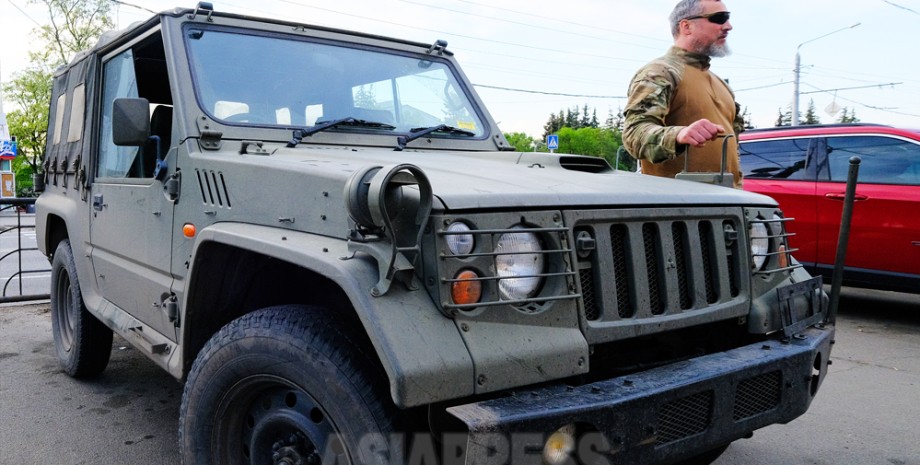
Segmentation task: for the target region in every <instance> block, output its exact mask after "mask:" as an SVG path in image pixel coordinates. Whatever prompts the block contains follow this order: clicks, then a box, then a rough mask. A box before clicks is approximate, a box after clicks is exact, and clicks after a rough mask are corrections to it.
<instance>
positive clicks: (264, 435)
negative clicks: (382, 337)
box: [179, 306, 395, 465]
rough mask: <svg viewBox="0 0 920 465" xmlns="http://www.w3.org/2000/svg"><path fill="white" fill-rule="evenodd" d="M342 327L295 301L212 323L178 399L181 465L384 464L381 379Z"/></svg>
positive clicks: (386, 416)
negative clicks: (220, 324) (212, 328)
mask: <svg viewBox="0 0 920 465" xmlns="http://www.w3.org/2000/svg"><path fill="white" fill-rule="evenodd" d="M348 333H349V331H347V330H346V329H345V327H344V326H342V325H339V324H336V322H335V321H332V320H331V318H329V317H328V316H326V314H325V312H323V311H322V309H317V308H313V307H303V306H283V307H271V308H267V309H263V310H260V311H257V312H254V313H251V314H248V315H245V316H243V317H241V318H239V319H237V320H234V321H232V322H231V323H229V324H228V325H227V326H225V327H224V328H222V329H221V330H220V331H219V332H218V333H217V334H215V335H214V336H213V337H212V338H211V340H210V341H208V343H207V344H206V345H205V347H204V348H203V349H202V350H201V352H200V353H199V355H198V357H197V358H196V360H195V363H194V365H193V366H192V370H191V372H190V373H189V377H188V381H187V382H186V385H185V390H184V392H183V395H182V407H181V416H180V418H181V420H180V426H179V443H180V445H181V447H182V459H183V463H185V464H187V465H192V464H195V465H205V464H214V465H217V464H221V465H237V464H257V463H259V464H262V463H265V464H280V463H291V464H294V463H303V464H312V463H341V464H356V465H357V464H378V463H381V464H382V463H389V455H390V449H391V448H392V447H394V446H393V444H391V443H390V440H391V439H392V438H394V437H395V436H394V435H392V434H391V433H392V432H393V424H392V420H391V419H392V418H393V412H392V409H394V407H392V403H391V402H390V401H389V398H388V397H389V396H388V395H387V390H386V387H387V386H388V383H387V382H386V379H385V377H383V375H382V372H381V370H382V369H381V368H380V367H379V365H377V364H375V363H373V360H372V359H371V358H369V357H368V356H367V355H365V354H364V353H362V352H361V351H360V350H359V349H358V347H360V344H358V343H357V341H355V340H352V339H351V338H350V337H349V336H348Z"/></svg>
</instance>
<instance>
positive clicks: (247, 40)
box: [185, 27, 485, 138]
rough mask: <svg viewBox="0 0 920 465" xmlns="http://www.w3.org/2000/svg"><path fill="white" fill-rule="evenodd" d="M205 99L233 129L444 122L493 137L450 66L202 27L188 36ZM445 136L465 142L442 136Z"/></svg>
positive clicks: (391, 128) (370, 128) (391, 127)
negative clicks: (348, 121)
mask: <svg viewBox="0 0 920 465" xmlns="http://www.w3.org/2000/svg"><path fill="white" fill-rule="evenodd" d="M185 36H186V43H187V44H188V50H189V56H190V60H191V66H192V73H193V80H194V85H195V90H196V92H197V94H198V100H199V102H200V104H201V105H202V106H203V107H204V109H205V111H207V112H208V113H209V114H210V115H211V116H212V117H213V118H216V119H219V120H222V121H224V122H227V123H230V124H249V125H257V126H278V127H284V128H310V127H314V126H318V125H321V124H323V123H327V122H329V121H334V120H337V119H341V118H354V119H355V120H358V121H360V122H367V123H380V124H349V125H336V126H335V127H334V128H331V130H345V131H366V132H376V133H388V134H389V133H394V132H410V131H411V130H413V129H417V128H427V127H432V126H438V125H441V124H444V125H447V126H450V127H454V128H459V129H463V130H466V131H469V132H472V133H473V134H474V135H475V137H481V136H484V135H485V128H484V127H483V124H482V121H481V119H480V118H479V117H478V116H477V114H476V111H475V110H474V105H473V104H472V103H471V102H470V100H469V98H468V96H467V95H466V93H465V92H464V91H463V89H462V88H461V87H460V86H459V84H458V81H457V79H456V78H455V76H454V74H453V72H452V70H451V68H450V67H449V66H448V64H447V62H446V61H439V60H438V59H437V58H436V57H425V58H424V59H419V58H418V57H413V56H405V55H398V54H394V53H392V52H389V53H388V52H383V51H380V50H378V49H368V48H360V49H359V48H350V47H345V46H341V45H329V44H325V43H317V42H309V41H306V40H303V39H300V38H286V37H279V36H277V35H276V36H261V35H255V34H252V33H245V34H244V33H240V32H228V31H223V30H215V29H210V28H208V29H204V28H200V27H194V28H188V29H187V30H186V34H185ZM437 134H438V137H464V138H469V137H470V136H469V135H462V134H460V135H458V134H455V133H452V132H438V133H437Z"/></svg>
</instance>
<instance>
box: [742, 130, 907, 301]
mask: <svg viewBox="0 0 920 465" xmlns="http://www.w3.org/2000/svg"><path fill="white" fill-rule="evenodd" d="M739 140H740V143H741V150H740V156H741V167H742V170H743V171H744V176H745V177H744V189H745V190H748V191H752V192H758V193H761V194H765V195H769V196H770V197H773V198H774V199H776V201H777V202H779V205H780V208H782V209H783V212H784V213H785V215H786V217H787V218H795V221H793V222H792V223H791V224H790V225H789V230H790V231H791V232H793V233H795V236H794V237H792V238H790V245H791V246H792V247H793V248H798V251H796V252H795V253H794V255H795V257H796V258H797V259H798V260H799V261H800V262H802V263H803V264H804V265H805V266H806V267H807V268H809V269H810V271H812V272H813V273H815V274H822V275H824V276H825V282H830V281H829V280H830V277H831V275H832V273H833V268H834V260H835V257H836V250H837V249H836V248H837V238H838V235H839V228H840V217H841V212H842V209H843V198H844V193H845V191H846V179H847V171H848V167H849V159H850V158H851V157H853V156H859V158H860V159H861V160H862V161H861V163H860V168H859V178H858V184H857V187H856V203H855V207H854V209H853V220H852V225H851V228H850V241H849V247H848V249H847V257H846V271H845V272H844V284H845V285H848V286H856V287H870V288H875V289H883V290H891V291H899V292H911V293H920V130H912V129H899V128H894V127H890V126H882V125H872V124H841V125H817V126H814V125H809V126H794V127H789V126H784V127H777V128H770V129H755V130H750V131H746V132H743V133H742V134H741V135H740V137H739Z"/></svg>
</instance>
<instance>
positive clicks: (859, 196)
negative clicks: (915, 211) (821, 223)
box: [824, 192, 869, 202]
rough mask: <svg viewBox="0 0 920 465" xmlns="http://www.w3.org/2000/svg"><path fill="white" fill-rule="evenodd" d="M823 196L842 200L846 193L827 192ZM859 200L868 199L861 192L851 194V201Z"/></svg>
mask: <svg viewBox="0 0 920 465" xmlns="http://www.w3.org/2000/svg"><path fill="white" fill-rule="evenodd" d="M824 196H825V197H827V198H829V199H831V200H840V201H841V202H842V201H843V199H844V198H845V197H846V196H847V195H846V193H844V192H828V193H827V194H824ZM860 200H869V196H867V195H862V194H856V195H854V196H853V201H855V202H859V201H860Z"/></svg>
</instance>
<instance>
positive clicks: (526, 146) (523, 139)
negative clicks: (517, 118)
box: [505, 132, 545, 152]
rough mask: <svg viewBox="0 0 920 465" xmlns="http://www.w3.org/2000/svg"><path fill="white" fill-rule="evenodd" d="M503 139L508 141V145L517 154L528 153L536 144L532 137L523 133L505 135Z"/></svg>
mask: <svg viewBox="0 0 920 465" xmlns="http://www.w3.org/2000/svg"><path fill="white" fill-rule="evenodd" d="M505 139H506V140H508V144H510V145H511V146H512V147H514V149H515V150H517V151H518V152H529V151H531V150H533V149H534V145H535V143H536V141H535V140H534V139H533V137H530V136H528V135H527V134H525V133H523V132H512V133H507V134H505ZM544 149H545V147H544Z"/></svg>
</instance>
